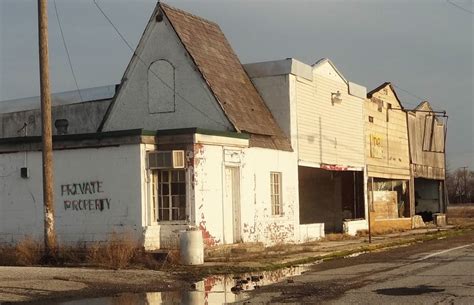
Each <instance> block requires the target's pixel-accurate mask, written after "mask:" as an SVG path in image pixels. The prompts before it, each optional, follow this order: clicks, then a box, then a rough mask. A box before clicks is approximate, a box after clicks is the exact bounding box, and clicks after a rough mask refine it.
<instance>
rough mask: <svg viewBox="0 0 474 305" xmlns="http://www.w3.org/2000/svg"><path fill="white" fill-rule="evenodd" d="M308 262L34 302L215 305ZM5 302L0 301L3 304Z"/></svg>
mask: <svg viewBox="0 0 474 305" xmlns="http://www.w3.org/2000/svg"><path fill="white" fill-rule="evenodd" d="M312 265H314V264H309V265H301V266H294V267H290V268H285V269H280V270H275V271H262V272H254V273H245V274H238V275H235V274H234V275H216V276H209V277H207V278H205V279H204V280H202V281H199V282H196V283H194V284H193V285H191V290H190V291H164V292H147V293H124V294H119V295H116V296H113V297H104V298H89V299H80V300H71V301H62V302H51V301H47V302H36V303H29V304H31V305H46V304H48V305H175V304H176V305H203V304H205V305H206V304H207V305H211V304H212V305H213V304H227V303H233V302H238V301H243V300H245V299H246V298H247V297H248V295H247V294H246V293H245V292H246V291H251V290H254V289H258V288H260V287H261V286H265V285H270V284H273V283H277V282H281V281H283V280H285V279H287V278H290V277H293V276H297V275H300V274H302V273H304V272H305V271H307V270H309V268H310V266H312ZM1 304H2V303H0V305H1Z"/></svg>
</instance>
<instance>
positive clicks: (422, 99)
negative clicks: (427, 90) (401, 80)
mask: <svg viewBox="0 0 474 305" xmlns="http://www.w3.org/2000/svg"><path fill="white" fill-rule="evenodd" d="M392 85H393V86H394V87H396V88H397V89H399V90H402V91H403V92H405V93H406V94H408V95H410V96H412V97H414V98H416V99H419V100H420V101H425V100H426V99H424V98H422V97H419V96H417V95H416V94H413V93H411V92H410V91H408V90H405V89H403V88H401V87H400V86H397V85H395V84H394V83H392ZM407 104H408V103H407ZM412 105H413V104H412Z"/></svg>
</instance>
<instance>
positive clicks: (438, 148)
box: [432, 123, 444, 152]
mask: <svg viewBox="0 0 474 305" xmlns="http://www.w3.org/2000/svg"><path fill="white" fill-rule="evenodd" d="M432 150H433V151H435V152H444V125H443V124H439V123H436V124H435V125H434V134H433V147H432Z"/></svg>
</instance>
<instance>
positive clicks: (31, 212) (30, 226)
mask: <svg viewBox="0 0 474 305" xmlns="http://www.w3.org/2000/svg"><path fill="white" fill-rule="evenodd" d="M24 157H25V153H24V152H20V153H9V154H0V242H15V241H18V240H20V239H22V238H23V237H24V236H25V235H30V236H32V237H35V238H42V236H43V204H42V201H43V199H42V172H41V152H28V153H27V159H28V160H27V167H28V168H29V170H30V177H29V178H28V179H24V178H21V177H20V168H21V167H23V166H24V162H25V160H24ZM140 162H141V161H140V145H138V144H137V145H123V146H118V147H103V148H86V149H74V150H59V151H54V175H55V176H54V177H55V188H54V192H55V196H54V199H55V212H56V232H57V237H58V241H59V242H60V243H61V242H64V243H74V242H91V241H103V240H106V238H107V234H108V233H112V232H117V233H121V232H128V233H130V234H132V236H135V237H137V238H141V234H142V209H141V204H140V203H141V196H142V194H141V192H140V189H141V182H142V181H141V177H140ZM97 181H98V182H100V183H101V184H100V185H101V187H100V190H99V189H96V190H94V191H91V192H92V194H91V193H90V192H86V194H82V195H80V194H76V195H72V193H71V192H70V193H69V194H68V193H67V187H66V186H65V185H67V184H74V183H83V182H97ZM96 186H97V184H95V185H94V188H96ZM70 189H71V191H72V187H70ZM61 190H63V193H62V192H61ZM99 191H100V192H99ZM90 199H93V200H95V199H107V200H108V201H109V205H110V206H109V207H107V206H104V209H103V210H102V211H100V210H96V205H95V201H93V202H91V205H90V206H89V202H88V203H87V208H86V209H84V205H83V204H82V205H81V206H80V207H81V208H82V210H79V207H78V209H77V210H76V209H74V208H73V206H71V207H70V208H67V209H66V208H65V201H73V200H90ZM66 204H69V203H68V202H67V203H66ZM71 204H72V203H71ZM106 205H107V204H106Z"/></svg>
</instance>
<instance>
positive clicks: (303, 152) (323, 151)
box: [292, 64, 365, 168]
mask: <svg viewBox="0 0 474 305" xmlns="http://www.w3.org/2000/svg"><path fill="white" fill-rule="evenodd" d="M328 65H329V64H328ZM292 77H295V78H296V82H297V85H296V86H297V87H296V95H297V113H298V143H299V146H298V148H299V158H300V161H301V162H305V163H306V165H308V163H313V164H320V163H325V164H335V165H341V166H351V167H358V168H363V167H364V162H365V160H364V122H363V102H364V99H362V98H359V97H355V96H352V95H350V94H349V92H348V86H347V83H346V82H345V81H344V80H343V79H342V78H340V77H338V74H337V72H336V71H335V70H330V69H329V67H328V66H326V65H324V66H322V67H321V70H319V69H317V68H316V69H315V70H314V79H313V81H309V80H307V79H304V78H301V77H298V76H292ZM337 91H339V92H341V94H342V102H341V103H334V104H333V103H332V102H331V93H335V92H337Z"/></svg>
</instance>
